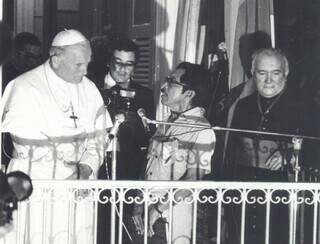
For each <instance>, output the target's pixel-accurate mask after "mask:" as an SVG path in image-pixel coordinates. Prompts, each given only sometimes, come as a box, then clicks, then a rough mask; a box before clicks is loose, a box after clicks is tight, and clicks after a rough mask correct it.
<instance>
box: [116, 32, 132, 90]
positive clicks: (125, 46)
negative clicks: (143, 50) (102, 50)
mask: <svg viewBox="0 0 320 244" xmlns="http://www.w3.org/2000/svg"><path fill="white" fill-rule="evenodd" d="M137 60H138V46H137V45H136V44H135V43H134V42H133V41H132V40H130V39H128V38H123V37H120V38H116V39H115V40H114V41H113V43H112V57H111V63H110V75H111V77H112V78H113V79H114V81H115V82H116V83H117V84H118V85H120V86H122V87H124V88H127V87H128V84H129V81H130V79H131V77H132V75H133V73H134V68H135V65H136V62H137Z"/></svg>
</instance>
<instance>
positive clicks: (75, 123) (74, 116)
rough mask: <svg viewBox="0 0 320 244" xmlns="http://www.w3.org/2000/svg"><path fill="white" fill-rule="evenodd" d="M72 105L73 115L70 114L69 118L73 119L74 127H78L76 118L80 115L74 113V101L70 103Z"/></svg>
mask: <svg viewBox="0 0 320 244" xmlns="http://www.w3.org/2000/svg"><path fill="white" fill-rule="evenodd" d="M70 107H71V116H69V118H70V119H73V123H74V128H78V127H77V121H76V120H77V119H79V117H78V116H76V115H75V114H74V109H73V105H72V103H70Z"/></svg>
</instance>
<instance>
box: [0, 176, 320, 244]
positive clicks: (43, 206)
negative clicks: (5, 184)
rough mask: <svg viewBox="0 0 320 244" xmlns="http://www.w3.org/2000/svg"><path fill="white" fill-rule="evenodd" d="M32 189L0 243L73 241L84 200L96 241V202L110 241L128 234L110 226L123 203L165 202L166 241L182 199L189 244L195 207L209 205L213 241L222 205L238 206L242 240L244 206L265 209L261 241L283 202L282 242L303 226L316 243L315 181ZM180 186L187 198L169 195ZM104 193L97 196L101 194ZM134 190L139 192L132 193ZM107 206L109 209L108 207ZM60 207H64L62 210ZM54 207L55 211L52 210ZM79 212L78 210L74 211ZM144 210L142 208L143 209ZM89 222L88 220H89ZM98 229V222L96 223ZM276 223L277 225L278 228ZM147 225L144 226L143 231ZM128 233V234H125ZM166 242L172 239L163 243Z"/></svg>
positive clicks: (301, 233)
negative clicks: (57, 229)
mask: <svg viewBox="0 0 320 244" xmlns="http://www.w3.org/2000/svg"><path fill="white" fill-rule="evenodd" d="M33 184H34V192H33V194H32V197H31V198H30V199H29V200H28V201H27V202H22V203H20V204H19V208H18V211H16V212H15V214H14V219H15V225H16V228H15V229H14V230H13V231H12V233H10V234H9V235H8V236H7V237H6V238H5V239H3V240H2V242H1V241H0V243H1V244H2V243H3V244H4V243H7V244H8V243H10V244H11V243H19V244H20V243H28V242H29V243H32V244H33V243H50V244H51V243H58V242H53V241H54V240H55V238H62V240H64V241H65V242H64V243H72V244H73V243H77V244H81V243H80V242H79V241H77V239H76V236H77V229H76V225H77V218H76V217H75V216H78V215H79V214H80V213H78V212H77V211H78V209H77V207H79V206H80V205H81V204H87V206H90V208H91V209H92V210H93V211H92V216H91V217H92V225H90V228H91V230H90V231H91V233H92V242H93V243H96V242H97V229H98V226H97V219H98V205H99V204H105V205H107V206H109V207H110V209H111V216H113V219H112V222H113V223H111V224H110V225H108V226H105V228H110V229H111V233H112V234H111V236H110V238H111V240H110V243H119V244H121V243H123V239H122V238H121V236H123V235H127V232H129V233H130V231H131V230H130V228H128V226H126V225H117V224H115V219H116V218H118V219H119V220H120V221H122V220H123V219H125V218H126V217H128V216H126V211H124V209H125V208H124V206H125V205H130V204H133V203H138V204H143V203H147V204H144V209H145V210H147V208H148V206H150V205H151V204H153V203H157V202H158V201H162V202H165V201H168V202H169V206H170V207H169V212H168V213H169V214H168V218H169V219H168V220H169V221H168V228H167V232H168V233H167V234H168V239H169V240H170V239H171V237H172V235H171V234H172V233H171V231H172V224H171V221H170V218H172V209H173V208H174V206H175V205H176V204H179V202H180V201H188V202H189V203H190V204H192V208H193V215H194V218H193V226H194V227H193V237H192V241H191V243H197V231H196V230H197V228H198V223H197V218H195V217H196V213H197V208H198V207H199V206H200V205H205V206H207V207H208V206H214V211H215V214H214V216H215V217H214V218H211V219H210V220H209V222H208V223H207V224H208V228H214V231H213V232H214V233H216V234H215V236H216V240H215V242H212V243H217V244H219V243H224V239H225V236H226V233H225V228H224V226H225V223H227V222H228V219H227V218H226V216H227V214H226V213H227V212H228V207H230V206H238V208H239V209H240V212H241V215H240V216H242V217H241V218H240V223H241V225H240V226H239V229H240V242H239V243H246V242H245V240H246V236H245V233H246V231H245V230H246V224H247V223H246V218H244V216H245V215H246V214H248V213H247V212H246V210H247V206H253V205H262V206H264V211H265V219H264V220H263V221H264V222H265V225H264V226H265V236H264V241H265V243H269V241H270V229H271V228H272V226H270V223H271V217H270V216H272V214H271V213H272V211H273V207H272V206H275V205H283V206H286V209H287V211H288V214H287V216H288V228H287V229H286V230H285V231H286V232H287V236H288V241H289V243H290V244H295V243H299V244H300V243H303V242H302V240H304V238H305V236H306V233H305V229H306V226H307V228H308V229H309V230H310V231H309V233H308V235H309V238H310V240H311V242H310V243H313V244H316V243H319V241H320V239H319V236H318V233H320V231H319V230H320V227H319V202H320V197H319V196H320V184H317V183H269V182H268V183H256V182H250V183H249V182H212V181H210V182H209V181H202V182H181V181H179V182H178V181H177V182H172V181H171V182H165V181H147V182H146V181H58V180H56V181H41V180H38V181H36V180H35V181H33ZM181 189H188V191H190V196H189V197H188V198H187V199H185V200H183V199H175V197H174V195H175V193H176V192H177V191H179V190H181ZM106 190H107V192H109V193H107V194H102V192H106ZM159 191H161V192H162V193H163V192H164V193H165V194H166V196H167V198H166V200H164V199H159V198H155V197H153V196H154V195H155V193H158V192H159ZM133 192H135V193H137V192H139V193H140V194H138V195H140V196H142V197H137V196H136V195H134V194H132V193H133ZM29 203H31V204H34V205H35V206H36V208H37V211H38V215H36V216H32V217H31V218H29V220H28V221H29V222H25V221H26V218H25V214H26V210H25V208H26V206H28V204H29ZM56 203H63V204H61V205H60V207H59V208H58V209H54V208H52V206H53V205H54V204H56ZM112 206H113V207H112ZM63 208H66V209H63ZM54 211H57V212H54ZM79 211H81V210H79ZM62 212H63V215H64V221H66V222H67V225H66V226H67V227H66V228H67V229H66V230H65V233H64V234H63V237H61V236H60V237H57V236H55V235H52V233H51V232H52V229H53V228H54V227H53V225H52V220H51V218H54V217H55V216H56V215H57V214H61V213H62ZM147 212H148V211H146V213H147ZM147 215H148V214H146V215H145V216H144V220H145V221H146V220H147V219H148V216H147ZM34 221H37V223H38V224H39V223H40V226H41V230H39V231H38V233H37V234H36V236H32V233H31V235H30V233H29V232H28V234H27V230H28V226H27V228H26V223H27V225H28V224H30V225H33V222H34ZM90 221H91V220H90ZM100 227H101V226H100ZM280 227H281V226H279V228H280ZM146 231H147V225H145V233H146ZM131 234H132V233H131ZM143 242H144V243H148V239H147V236H145V237H143ZM169 243H173V242H171V241H169Z"/></svg>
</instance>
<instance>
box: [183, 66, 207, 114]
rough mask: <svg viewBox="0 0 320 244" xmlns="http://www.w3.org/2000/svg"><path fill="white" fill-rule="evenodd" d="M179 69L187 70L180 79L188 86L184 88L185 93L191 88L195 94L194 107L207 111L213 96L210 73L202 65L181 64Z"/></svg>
mask: <svg viewBox="0 0 320 244" xmlns="http://www.w3.org/2000/svg"><path fill="white" fill-rule="evenodd" d="M177 69H184V70H185V73H184V74H183V75H182V76H181V78H180V80H181V82H182V83H184V84H186V85H188V87H184V91H185V90H188V89H189V88H190V90H193V91H194V92H195V96H194V97H193V99H192V105H193V106H199V107H202V108H205V109H207V108H208V105H209V102H210V99H209V98H210V95H211V94H210V91H211V89H210V88H211V85H210V73H209V71H208V70H207V69H205V68H204V67H202V66H201V65H198V64H192V63H189V62H182V63H180V64H179V65H178V66H177Z"/></svg>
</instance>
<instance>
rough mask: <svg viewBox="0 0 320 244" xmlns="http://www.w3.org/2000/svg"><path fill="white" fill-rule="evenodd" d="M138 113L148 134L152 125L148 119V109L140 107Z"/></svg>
mask: <svg viewBox="0 0 320 244" xmlns="http://www.w3.org/2000/svg"><path fill="white" fill-rule="evenodd" d="M137 114H138V115H139V117H140V118H141V121H142V124H143V127H144V130H145V132H146V133H147V134H150V132H151V131H150V127H149V125H148V121H149V119H148V118H147V117H146V110H144V109H143V108H139V109H138V110H137Z"/></svg>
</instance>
